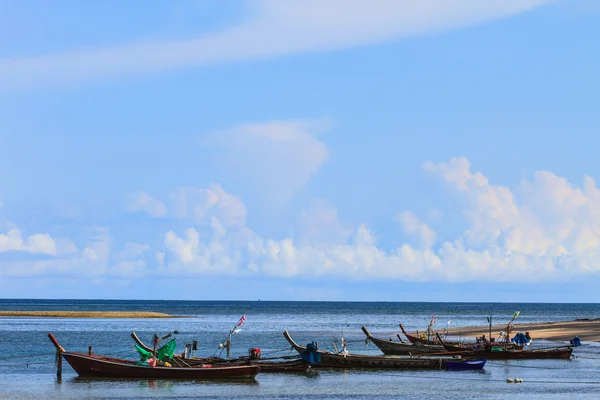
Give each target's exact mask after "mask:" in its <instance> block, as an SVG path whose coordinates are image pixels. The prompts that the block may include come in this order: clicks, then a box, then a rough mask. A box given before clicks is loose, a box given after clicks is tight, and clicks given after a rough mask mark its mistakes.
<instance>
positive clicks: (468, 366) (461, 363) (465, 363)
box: [444, 358, 486, 371]
mask: <svg viewBox="0 0 600 400" xmlns="http://www.w3.org/2000/svg"><path fill="white" fill-rule="evenodd" d="M485 361H486V360H485V358H482V359H480V360H456V361H454V360H445V361H444V365H445V366H446V368H447V369H448V370H449V371H468V370H475V369H483V366H484V365H485Z"/></svg>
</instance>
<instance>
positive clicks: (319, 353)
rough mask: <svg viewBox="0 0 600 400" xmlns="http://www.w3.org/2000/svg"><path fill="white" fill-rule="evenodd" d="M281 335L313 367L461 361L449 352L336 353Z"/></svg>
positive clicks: (407, 365)
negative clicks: (407, 354)
mask: <svg viewBox="0 0 600 400" xmlns="http://www.w3.org/2000/svg"><path fill="white" fill-rule="evenodd" d="M283 336H284V337H285V338H286V340H287V341H288V342H289V343H290V344H291V345H292V347H293V348H294V349H295V350H296V351H297V352H298V354H300V356H301V357H302V358H303V359H304V360H305V361H307V362H309V363H311V364H312V366H313V368H341V369H352V368H360V369H397V370H403V369H444V368H446V365H445V362H446V361H447V360H453V361H461V360H460V359H456V358H453V357H454V356H453V355H452V354H449V353H447V352H446V353H444V356H445V357H444V356H441V357H433V356H417V357H400V356H370V355H362V354H346V355H344V354H341V353H339V354H336V353H332V352H330V351H323V350H319V349H318V345H317V343H315V342H313V343H309V345H307V346H300V345H298V344H297V343H296V342H295V341H294V340H293V339H292V337H291V336H290V334H289V332H288V331H285V332H283Z"/></svg>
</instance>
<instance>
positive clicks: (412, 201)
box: [0, 0, 600, 302]
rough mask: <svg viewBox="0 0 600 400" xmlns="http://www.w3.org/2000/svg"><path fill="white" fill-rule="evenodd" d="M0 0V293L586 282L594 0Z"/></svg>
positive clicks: (591, 225)
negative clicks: (82, 0) (94, 0)
mask: <svg viewBox="0 0 600 400" xmlns="http://www.w3.org/2000/svg"><path fill="white" fill-rule="evenodd" d="M0 5H1V8H2V12H1V13H0V35H1V36H2V37H3V38H5V40H2V41H0V297H53V298H65V297H76V298H165V299H258V298H260V299H264V300H389V301H402V300H424V299H427V300H433V301H462V300H464V301H477V300H481V301H557V302H562V301H574V302H599V301H600V297H599V295H598V293H597V290H596V289H595V288H596V287H597V285H598V283H600V279H599V273H600V190H599V189H598V188H597V185H596V183H595V180H597V179H599V178H600V166H599V165H598V163H597V151H598V150H597V149H598V144H599V141H598V139H597V132H598V127H599V126H600V113H598V100H599V98H598V96H599V95H598V93H600V79H599V75H598V72H597V71H599V70H600V43H599V41H598V40H596V38H597V37H600V7H598V5H597V4H596V3H595V2H593V1H586V0H572V1H564V0H563V1H560V0H556V1H550V0H503V1H500V0H498V1H496V0H493V1H492V0H490V1H486V2H480V1H479V0H452V1H446V2H439V1H434V0H423V1H421V2H419V3H418V4H415V3H414V2H409V1H399V0H396V1H386V0H379V1H370V2H365V1H358V0H357V1H341V0H328V1H325V2H323V1H316V0H306V1H303V2H295V3H292V2H281V1H275V0H256V1H253V0H248V1H231V2H229V3H228V7H224V6H223V3H222V2H217V1H200V0H196V1H173V2H160V1H154V2H151V1H145V2H134V1H132V2H127V3H126V4H125V3H123V2H111V1H107V2H102V3H94V4H91V3H90V4H87V3H86V4H81V3H80V2H74V1H58V2H54V3H52V4H50V3H42V2H35V1H22V2H1V1H0Z"/></svg>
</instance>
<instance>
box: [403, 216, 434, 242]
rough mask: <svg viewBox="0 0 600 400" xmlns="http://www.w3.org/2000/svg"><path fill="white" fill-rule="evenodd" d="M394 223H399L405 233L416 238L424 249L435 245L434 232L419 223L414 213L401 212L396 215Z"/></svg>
mask: <svg viewBox="0 0 600 400" xmlns="http://www.w3.org/2000/svg"><path fill="white" fill-rule="evenodd" d="M396 221H398V223H400V225H401V226H402V228H403V229H404V231H405V232H406V233H408V234H410V235H414V236H416V237H417V239H418V240H419V242H420V244H421V245H423V246H424V247H425V248H430V247H431V246H433V244H434V243H435V238H436V235H435V232H434V230H433V229H431V228H430V227H429V225H427V224H426V223H424V222H423V221H421V220H420V219H419V217H417V216H416V215H415V214H414V213H412V212H410V211H403V212H401V213H399V214H398V215H396Z"/></svg>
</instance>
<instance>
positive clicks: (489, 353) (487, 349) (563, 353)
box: [438, 336, 573, 360]
mask: <svg viewBox="0 0 600 400" xmlns="http://www.w3.org/2000/svg"><path fill="white" fill-rule="evenodd" d="M438 340H439V341H440V343H442V346H444V348H445V349H446V350H447V351H449V352H454V353H457V352H461V351H462V354H464V355H465V356H470V357H480V358H486V359H488V360H538V359H559V360H561V359H562V360H568V359H570V358H571V354H572V353H573V348H572V347H570V346H565V347H556V348H552V349H533V350H522V349H516V348H510V347H504V346H503V345H502V344H501V343H496V344H488V345H482V346H481V347H480V348H479V349H476V348H474V347H471V348H465V347H461V346H456V345H449V344H446V343H444V341H443V340H442V339H441V338H440V337H439V336H438Z"/></svg>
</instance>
